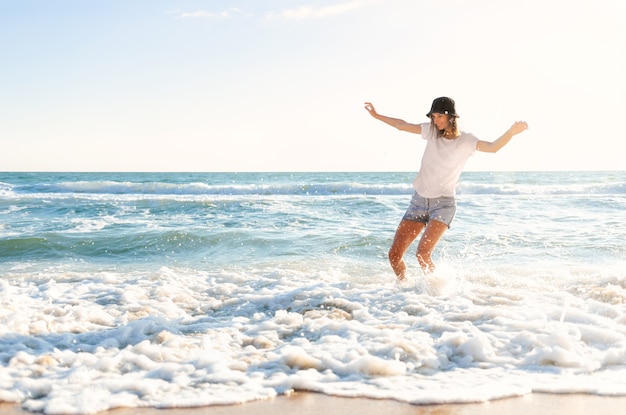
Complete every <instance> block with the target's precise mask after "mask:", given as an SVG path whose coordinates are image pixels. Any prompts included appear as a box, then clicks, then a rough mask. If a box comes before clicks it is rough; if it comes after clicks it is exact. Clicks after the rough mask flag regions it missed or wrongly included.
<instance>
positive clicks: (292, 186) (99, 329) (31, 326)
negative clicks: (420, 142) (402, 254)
mask: <svg viewBox="0 0 626 415" xmlns="http://www.w3.org/2000/svg"><path fill="white" fill-rule="evenodd" d="M412 179H413V173H0V301H1V302H2V307H1V308H0V362H1V366H0V401H8V402H16V403H19V404H20V405H21V406H22V407H23V408H24V409H26V410H31V411H43V412H45V413H50V414H53V413H81V414H82V413H92V412H95V411H100V410H105V409H109V408H114V407H120V406H126V407H135V406H154V407H174V406H200V405H213V404H228V403H237V402H245V401H249V400H254V399H264V398H267V397H271V396H276V395H278V394H289V393H291V392H293V391H294V390H308V391H315V392H320V393H325V394H330V395H337V396H363V397H373V398H388V399H395V400H399V401H404V402H410V403H415V404H422V403H445V402H476V401H485V400H491V399H497V398H501V397H506V396H517V395H523V394H527V393H531V392H547V393H590V394H601V395H626V314H625V313H626V306H625V303H626V259H625V256H626V226H625V224H626V172H469V173H464V174H463V176H462V179H461V183H460V185H459V188H458V211H457V215H456V218H455V220H454V222H453V224H452V228H451V229H450V230H449V231H448V232H447V233H446V234H445V235H444V237H443V239H442V241H441V242H440V244H439V246H438V248H437V250H436V252H435V254H434V259H435V262H436V263H437V264H438V268H437V271H436V272H435V273H434V274H432V275H429V276H425V275H423V274H422V272H421V270H420V269H419V267H418V266H417V262H416V260H415V258H414V253H415V251H414V249H415V248H414V247H412V248H411V250H410V251H409V253H407V258H406V260H407V263H408V265H409V270H408V271H409V272H408V277H409V282H408V283H404V284H398V283H397V282H396V281H395V277H394V275H393V273H392V271H391V269H390V267H389V265H388V262H387V258H386V253H387V249H388V248H389V245H390V243H391V240H392V238H393V234H394V231H395V228H396V226H397V224H398V222H399V220H400V218H401V217H402V214H403V213H404V210H405V209H406V207H407V205H408V202H409V200H410V197H411V192H412V190H411V181H412Z"/></svg>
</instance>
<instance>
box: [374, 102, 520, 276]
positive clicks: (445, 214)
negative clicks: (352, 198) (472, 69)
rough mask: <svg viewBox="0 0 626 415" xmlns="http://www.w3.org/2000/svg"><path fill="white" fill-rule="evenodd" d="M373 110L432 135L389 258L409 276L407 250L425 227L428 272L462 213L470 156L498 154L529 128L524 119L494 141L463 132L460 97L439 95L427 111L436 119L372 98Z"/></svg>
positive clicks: (423, 255) (421, 249)
mask: <svg viewBox="0 0 626 415" xmlns="http://www.w3.org/2000/svg"><path fill="white" fill-rule="evenodd" d="M365 109H366V110H367V111H368V112H369V113H370V115H371V116H372V117H374V118H376V119H377V120H380V121H382V122H384V123H386V124H389V125H391V126H392V127H395V128H397V129H398V130H401V131H407V132H409V133H413V134H421V135H422V138H424V139H425V140H426V148H425V149H424V154H423V156H422V165H421V168H420V171H419V173H418V174H417V177H416V178H415V180H414V181H413V188H414V190H415V191H414V194H413V198H412V199H411V203H410V205H409V208H408V209H407V211H406V213H405V214H404V217H403V218H402V221H401V222H400V225H399V226H398V229H397V230H396V235H395V237H394V239H393V244H392V245H391V248H390V250H389V262H390V263H391V267H392V268H393V271H394V272H395V274H396V276H397V277H398V279H399V280H404V279H405V278H406V264H405V263H404V254H405V252H406V251H407V249H409V246H410V245H411V243H413V241H414V240H415V238H417V236H418V235H419V234H420V233H422V231H423V232H424V233H423V235H422V237H421V238H420V241H419V244H418V246H417V261H418V262H419V264H420V266H421V267H422V269H423V270H424V272H425V273H430V272H432V271H434V269H435V264H434V263H433V260H432V258H431V255H432V253H433V250H434V249H435V246H436V245H437V242H439V240H440V239H441V237H442V235H443V233H444V232H445V231H446V229H448V228H449V227H450V223H451V222H452V219H453V218H454V213H455V212H456V199H455V195H456V185H457V183H458V180H459V177H460V176H461V172H462V171H463V167H464V166H465V162H466V161H467V159H468V158H469V157H470V156H471V155H472V154H473V153H474V151H475V150H478V151H484V152H487V153H495V152H497V151H498V150H500V149H501V148H502V147H504V146H505V145H506V144H507V143H508V142H509V141H510V140H511V138H513V136H515V135H517V134H519V133H521V132H522V131H524V130H526V129H527V128H528V124H526V123H525V122H523V121H518V122H516V123H514V124H513V125H512V126H511V128H509V129H508V130H507V131H506V132H505V133H504V134H503V135H502V136H501V137H500V138H498V139H497V140H495V141H493V142H488V141H481V140H479V139H478V138H476V137H475V136H474V135H472V134H468V133H465V132H462V131H459V129H458V126H457V118H459V115H458V114H457V113H456V109H455V103H454V100H453V99H451V98H448V97H441V98H436V99H435V100H434V101H433V104H432V106H431V108H430V112H429V113H428V114H426V116H427V117H428V118H430V123H423V124H410V123H408V122H406V121H404V120H401V119H398V118H391V117H386V116H384V115H381V114H379V113H377V112H376V109H375V108H374V106H373V105H372V104H371V103H369V102H366V103H365Z"/></svg>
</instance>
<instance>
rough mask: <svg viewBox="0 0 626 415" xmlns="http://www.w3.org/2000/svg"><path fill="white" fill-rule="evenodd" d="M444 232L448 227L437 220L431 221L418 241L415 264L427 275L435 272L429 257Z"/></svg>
mask: <svg viewBox="0 0 626 415" xmlns="http://www.w3.org/2000/svg"><path fill="white" fill-rule="evenodd" d="M446 230H448V225H446V224H445V223H443V222H440V221H438V220H431V221H429V222H428V225H427V226H426V230H425V231H424V234H423V235H422V238H421V239H420V242H419V245H418V246H417V262H419V264H420V266H421V267H422V269H423V270H424V272H425V273H427V274H428V273H431V272H433V271H434V270H435V264H434V263H433V260H432V258H431V255H432V253H433V251H434V250H435V246H437V242H439V240H440V239H441V237H442V236H443V234H444V233H445V232H446Z"/></svg>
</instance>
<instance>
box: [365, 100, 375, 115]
mask: <svg viewBox="0 0 626 415" xmlns="http://www.w3.org/2000/svg"><path fill="white" fill-rule="evenodd" d="M365 109H366V110H367V112H369V113H370V115H371V116H372V117H373V116H374V115H377V114H378V113H377V112H376V109H375V108H374V105H372V103H371V102H366V103H365Z"/></svg>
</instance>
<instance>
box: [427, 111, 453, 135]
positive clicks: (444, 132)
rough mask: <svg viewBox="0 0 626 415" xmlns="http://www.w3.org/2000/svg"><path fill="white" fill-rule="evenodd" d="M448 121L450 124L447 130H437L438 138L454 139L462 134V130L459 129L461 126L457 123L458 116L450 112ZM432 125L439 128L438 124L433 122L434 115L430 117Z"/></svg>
mask: <svg viewBox="0 0 626 415" xmlns="http://www.w3.org/2000/svg"><path fill="white" fill-rule="evenodd" d="M448 122H449V124H450V125H449V126H448V128H446V129H445V130H437V138H439V137H443V138H447V139H454V138H457V137H458V136H459V135H461V132H460V131H459V126H458V125H457V123H456V117H455V116H454V115H450V114H448ZM430 126H431V128H434V129H436V128H437V126H436V125H435V123H434V122H433V117H432V115H431V117H430Z"/></svg>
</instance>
